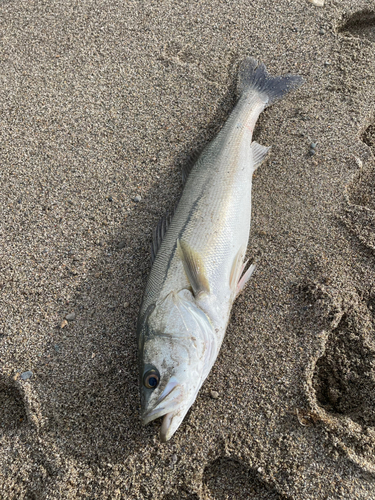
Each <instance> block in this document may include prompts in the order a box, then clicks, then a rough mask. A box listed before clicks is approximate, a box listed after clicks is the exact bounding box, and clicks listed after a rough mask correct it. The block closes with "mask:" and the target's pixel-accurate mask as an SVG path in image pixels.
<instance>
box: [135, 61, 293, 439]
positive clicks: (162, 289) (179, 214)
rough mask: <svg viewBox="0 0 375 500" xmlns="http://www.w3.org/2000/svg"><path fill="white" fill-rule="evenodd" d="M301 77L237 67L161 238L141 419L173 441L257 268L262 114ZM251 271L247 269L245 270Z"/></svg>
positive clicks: (143, 335) (143, 343) (149, 289)
mask: <svg viewBox="0 0 375 500" xmlns="http://www.w3.org/2000/svg"><path fill="white" fill-rule="evenodd" d="M302 83H303V80H302V78H301V77H300V76H295V75H285V76H281V77H271V76H270V75H269V74H268V73H267V70H266V68H265V66H264V64H258V62H257V61H256V60H254V59H252V58H247V59H245V60H244V61H243V62H242V64H241V66H240V69H239V77H238V94H239V100H238V102H237V104H236V106H235V108H234V109H233V111H232V113H231V114H230V116H229V118H228V120H227V121H226V123H225V125H224V126H223V128H222V129H221V130H220V132H219V133H218V135H217V136H216V137H215V138H214V139H213V141H212V142H211V143H210V144H209V145H208V146H207V147H206V148H205V149H204V150H203V152H202V153H201V155H200V156H199V158H198V159H197V161H196V163H195V164H194V166H193V167H192V169H191V172H190V173H189V176H188V178H187V180H186V184H185V187H184V190H183V193H182V197H181V199H180V202H179V204H178V206H177V208H176V211H175V213H174V215H173V217H172V219H171V220H167V219H166V218H165V219H163V220H162V221H161V223H160V224H159V226H158V229H157V231H156V233H155V237H154V241H153V248H152V254H153V259H154V262H153V266H152V269H151V273H150V276H149V279H148V282H147V286H146V290H145V293H144V297H143V303H142V306H141V310H140V313H139V321H138V348H139V363H140V366H139V369H140V391H141V406H142V419H143V423H144V424H147V423H148V422H150V421H152V420H154V419H156V418H158V417H162V416H163V417H164V418H163V422H162V425H161V430H160V438H161V440H162V441H168V439H170V438H171V436H172V435H173V434H174V433H175V431H176V430H177V428H178V427H179V425H180V424H181V422H182V420H183V419H184V417H185V415H186V413H187V411H188V410H189V408H190V406H191V405H192V404H193V403H194V401H195V399H196V396H197V394H198V391H199V389H200V388H201V386H202V384H203V382H204V380H205V379H206V377H207V376H208V374H209V373H210V370H211V368H212V366H213V364H214V362H215V360H216V358H217V356H218V353H219V350H220V346H221V344H222V341H223V338H224V334H225V330H226V327H227V324H228V320H229V315H230V310H231V308H232V305H233V302H234V300H235V299H236V297H237V295H238V294H239V293H240V292H241V290H242V289H243V287H244V286H245V284H246V282H247V281H248V280H249V278H250V276H251V274H252V273H253V271H254V265H251V266H250V267H249V268H248V269H247V270H246V271H245V268H246V263H244V256H245V252H246V247H247V244H248V239H249V232H250V220H251V184H252V176H253V173H254V171H255V170H256V168H257V167H258V166H259V165H260V164H261V163H262V162H263V160H264V158H265V157H266V155H267V153H268V150H269V148H267V147H264V146H261V145H260V144H258V143H257V142H252V134H253V130H254V126H255V123H256V121H257V119H258V117H259V115H260V113H261V112H262V111H263V110H264V109H265V108H266V107H267V106H269V105H271V104H273V103H274V102H275V101H276V100H278V99H280V98H281V97H283V96H284V94H286V93H287V92H289V91H290V90H291V89H293V88H296V87H298V86H300V85H301V84H302ZM244 271H245V272H244Z"/></svg>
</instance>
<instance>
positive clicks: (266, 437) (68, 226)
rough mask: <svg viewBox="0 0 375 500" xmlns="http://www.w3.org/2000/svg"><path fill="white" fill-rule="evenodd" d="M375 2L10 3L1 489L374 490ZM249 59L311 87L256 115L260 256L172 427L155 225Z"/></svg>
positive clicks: (0, 30) (6, 7)
mask: <svg viewBox="0 0 375 500" xmlns="http://www.w3.org/2000/svg"><path fill="white" fill-rule="evenodd" d="M374 12H375V3H374V2H373V1H364V0H357V1H356V2H352V1H350V0H343V1H340V2H338V1H336V0H327V2H326V5H325V6H324V7H316V6H314V5H313V4H312V3H310V2H309V1H307V0H279V1H277V2H266V1H257V2H256V1H253V2H250V1H246V0H238V1H236V2H222V1H218V0H211V1H194V2H184V1H179V2H177V1H170V0H158V1H154V0H146V1H125V2H124V1H121V2H119V1H116V0H110V1H99V0H98V1H88V0H82V1H80V2H77V1H70V0H60V1H56V2H48V1H41V0H35V1H32V0H29V1H27V2H24V1H20V0H14V1H12V0H2V1H1V3H0V58H1V59H0V60H1V66H0V79H1V85H0V120H1V124H0V134H1V139H0V158H1V172H0V179H1V190H0V197H1V198H0V200H1V201H0V209H1V219H0V237H1V246H0V259H1V260H0V269H1V276H0V318H1V319H0V321H1V323H0V429H1V435H0V498H1V499H6V500H11V499H12V500H13V499H17V500H22V499H25V500H47V499H111V500H112V499H155V500H159V499H160V500H177V499H184V500H198V499H207V500H214V499H215V500H222V499H256V500H265V499H278V500H291V499H304V500H309V499H313V500H323V499H330V500H331V499H366V500H367V499H374V498H375V458H374V456H375V396H374V394H375V337H374V331H375V285H374V283H375V267H374V262H375V254H374V252H375V191H374V185H375V167H374V156H373V155H374V153H375V126H374V118H373V116H374V99H375V85H374V81H375V80H374V76H375V55H374V54H375V45H374V40H375V24H374V18H375V14H374ZM246 55H252V56H254V57H256V58H258V59H259V60H261V61H263V62H264V63H265V64H266V65H267V67H268V69H269V71H270V72H271V73H273V74H282V73H287V72H291V73H297V74H300V75H302V76H303V77H304V78H305V80H306V83H305V85H304V86H303V87H302V88H301V89H299V90H298V91H296V92H294V93H292V94H290V95H289V96H288V97H287V98H286V99H284V100H283V101H281V102H279V103H277V104H275V105H274V106H273V107H270V108H268V109H267V110H266V111H265V112H264V113H263V114H262V116H261V118H260V120H259V123H258V127H257V130H256V134H255V136H256V139H257V140H258V142H260V143H261V144H264V145H267V146H272V151H271V154H270V156H269V158H268V160H267V161H266V162H265V163H264V164H263V165H262V167H261V168H260V169H259V170H258V172H257V173H256V176H255V179H254V184H253V220H252V229H251V240H250V245H249V248H248V257H249V258H253V259H254V260H255V262H256V264H257V272H256V273H255V275H254V276H253V278H252V279H251V281H250V282H249V284H248V286H247V287H246V290H245V292H244V293H243V294H242V295H241V296H240V297H239V299H238V300H237V302H236V304H235V306H234V308H233V313H232V318H231V322H230V325H229V327H228V330H227V334H226V338H225V340H224V344H223V347H222V350H221V352H220V355H219V357H218V359H217V362H216V364H215V366H214V368H213V370H212V372H211V374H210V376H209V378H208V379H207V381H206V382H205V384H204V386H203V388H202V389H201V391H200V393H199V395H198V398H197V401H196V403H195V404H194V406H193V407H192V409H191V410H190V412H189V414H188V416H187V417H186V418H185V420H184V422H183V424H182V425H181V427H180V429H179V430H178V432H177V433H176V434H175V436H174V437H173V439H172V440H171V441H170V442H169V443H167V444H161V443H160V442H159V441H158V430H159V427H160V421H156V422H153V423H151V424H150V425H148V426H146V427H142V425H141V422H140V417H139V406H140V405H139V396H138V381H137V362H136V356H137V352H136V338H135V329H136V321H137V314H138V310H139V306H140V303H141V299H142V293H143V289H144V286H145V283H146V279H147V276H148V273H149V270H150V257H149V255H150V254H149V247H150V242H151V236H152V231H153V228H154V227H155V226H156V224H157V221H158V220H159V218H160V217H161V216H162V215H163V214H164V213H165V212H166V211H167V210H170V209H171V208H172V207H173V206H174V204H175V202H176V200H177V199H178V197H179V194H180V192H181V189H182V182H181V164H182V163H183V162H184V161H185V159H186V158H187V157H188V156H189V154H191V152H194V151H197V150H199V149H200V148H201V147H202V146H203V145H204V144H206V143H207V142H208V141H209V140H210V139H211V138H212V137H214V135H215V133H216V132H217V131H218V129H219V128H220V127H221V125H222V124H223V123H224V122H225V119H226V117H227V116H228V115H229V113H230V111H231V109H232V108H233V105H234V103H235V81H236V71H237V68H238V64H239V63H240V61H241V60H242V59H243V57H245V56H246ZM311 143H316V147H315V149H314V148H313V153H314V154H312V153H311V152H310V151H311ZM136 196H139V197H141V200H140V201H138V202H136V201H134V198H135V197H136ZM67 318H68V319H67ZM28 372H32V373H28ZM212 391H216V392H217V393H218V397H217V398H212V397H211V392H212Z"/></svg>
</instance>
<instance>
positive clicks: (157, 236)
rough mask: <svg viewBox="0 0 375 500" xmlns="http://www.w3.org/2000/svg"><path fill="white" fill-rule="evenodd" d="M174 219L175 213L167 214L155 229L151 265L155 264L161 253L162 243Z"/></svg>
mask: <svg viewBox="0 0 375 500" xmlns="http://www.w3.org/2000/svg"><path fill="white" fill-rule="evenodd" d="M172 217H173V213H166V214H165V215H163V217H162V218H161V219H160V220H159V222H158V224H157V226H156V227H155V229H154V233H153V235H152V243H151V264H153V263H154V261H155V258H156V254H157V253H158V251H159V248H160V245H161V242H162V241H163V238H164V235H165V233H166V232H167V229H168V227H169V224H170V223H171V220H172Z"/></svg>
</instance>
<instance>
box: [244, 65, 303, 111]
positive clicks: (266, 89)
mask: <svg viewBox="0 0 375 500" xmlns="http://www.w3.org/2000/svg"><path fill="white" fill-rule="evenodd" d="M302 84H303V78H302V76H299V75H290V74H288V75H284V76H276V77H273V76H270V75H269V74H268V72H267V69H266V67H265V65H264V64H263V63H260V64H259V63H258V61H257V60H256V59H253V58H252V57H247V58H246V59H244V61H242V63H241V66H240V69H239V72H238V86H237V90H238V94H239V95H240V96H241V95H242V94H244V93H245V92H246V93H247V92H251V91H254V92H257V93H259V94H260V95H262V97H263V98H264V100H265V102H267V106H270V105H271V104H273V103H274V102H275V101H277V100H278V99H281V98H282V97H283V96H284V95H285V94H287V93H288V92H289V91H291V90H293V89H295V88H298V87H299V86H300V85H302Z"/></svg>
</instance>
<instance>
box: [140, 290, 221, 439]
mask: <svg viewBox="0 0 375 500" xmlns="http://www.w3.org/2000/svg"><path fill="white" fill-rule="evenodd" d="M146 322H147V325H144V335H143V344H142V346H141V356H140V358H141V359H140V387H141V406H142V419H143V423H144V424H147V423H148V422H151V421H152V420H155V419H156V418H158V417H164V418H163V422H162V426H161V429H160V438H161V440H162V441H164V442H165V441H168V440H169V439H170V438H171V437H172V435H173V434H174V433H175V431H176V430H177V429H178V427H179V426H180V424H181V422H182V420H183V419H184V417H185V415H186V413H187V412H188V410H189V408H190V406H191V405H192V404H193V403H194V401H195V398H196V396H197V393H198V391H199V389H200V387H201V385H202V383H203V381H204V380H205V378H206V377H207V375H208V373H209V371H210V369H211V366H212V363H213V361H214V358H213V357H214V356H215V355H216V354H217V352H216V344H215V340H216V337H215V334H214V328H213V326H212V324H211V321H210V319H209V318H208V316H207V315H206V314H205V313H204V312H203V311H202V309H200V307H198V305H197V304H196V302H195V299H194V296H193V294H192V293H191V292H190V291H189V290H181V291H180V292H178V293H177V292H171V293H170V294H169V295H168V296H167V297H166V298H165V299H164V301H163V302H162V303H161V304H159V305H156V306H155V308H154V309H153V310H152V312H151V314H149V316H148V317H147V319H146Z"/></svg>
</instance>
